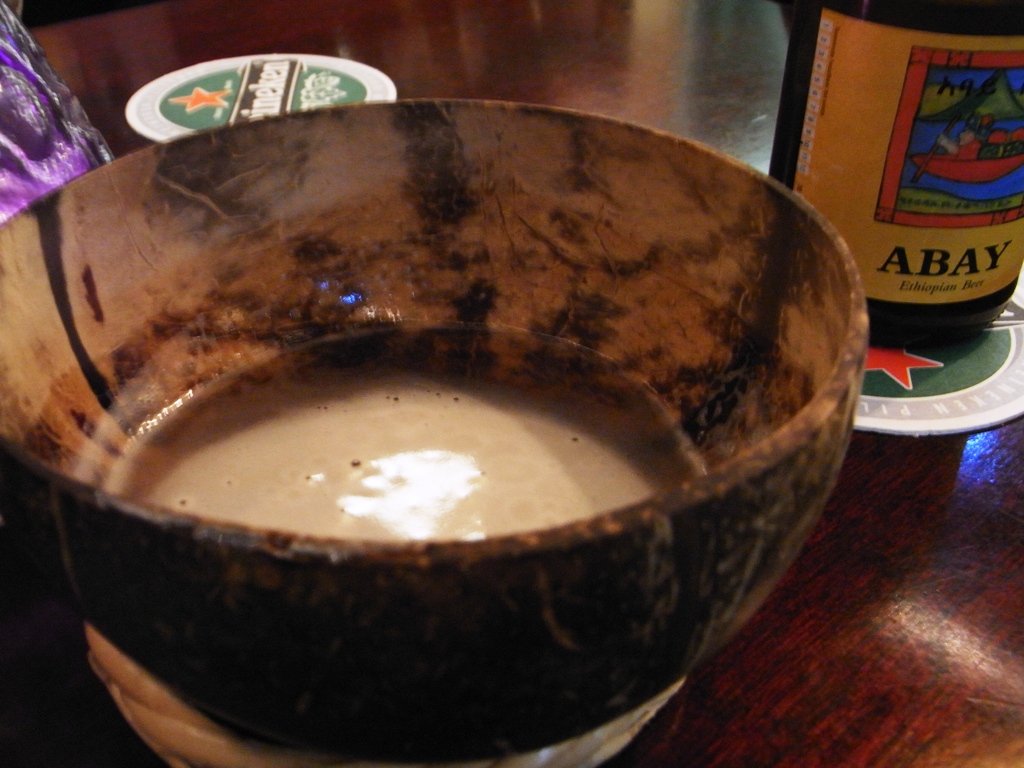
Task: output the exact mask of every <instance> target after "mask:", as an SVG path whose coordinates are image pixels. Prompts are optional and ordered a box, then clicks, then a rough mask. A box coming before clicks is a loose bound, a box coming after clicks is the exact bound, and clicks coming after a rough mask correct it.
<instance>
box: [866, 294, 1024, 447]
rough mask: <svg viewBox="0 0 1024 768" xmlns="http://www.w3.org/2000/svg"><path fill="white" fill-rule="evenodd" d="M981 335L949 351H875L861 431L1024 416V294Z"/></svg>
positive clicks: (965, 427) (979, 423) (967, 424)
mask: <svg viewBox="0 0 1024 768" xmlns="http://www.w3.org/2000/svg"><path fill="white" fill-rule="evenodd" d="M1020 294H1021V292H1020V291H1018V296H1017V297H1016V301H1015V303H1014V304H1011V306H1010V308H1009V310H1008V311H1007V312H1006V313H1005V314H1004V316H1003V318H1002V319H1001V320H1000V321H998V322H997V323H995V324H994V326H993V327H992V328H991V329H989V330H987V331H985V332H984V333H982V334H981V335H980V336H978V337H976V338H973V339H970V340H968V341H965V342H963V343H961V344H955V345H952V346H937V347H923V346H919V347H914V348H912V349H887V348H879V347H872V348H871V349H869V350H868V356H867V361H866V364H865V373H864V386H863V389H862V391H861V398H860V403H859V409H858V413H857V421H856V426H857V428H858V429H865V430H871V431H878V432H896V433H907V434H942V433H952V432H966V431H971V430H977V429H984V428H986V427H991V426H995V425H996V424H1000V423H1002V422H1005V421H1008V420H1010V419H1012V418H1014V417H1016V416H1018V415H1020V414H1024V322H1022V320H1024V302H1022V301H1021V300H1022V299H1024V296H1021V295H1020Z"/></svg>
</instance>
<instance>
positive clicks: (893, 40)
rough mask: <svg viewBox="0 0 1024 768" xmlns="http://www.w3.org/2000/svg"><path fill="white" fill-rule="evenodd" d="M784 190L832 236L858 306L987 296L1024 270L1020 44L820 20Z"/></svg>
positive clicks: (833, 17) (826, 16)
mask: <svg viewBox="0 0 1024 768" xmlns="http://www.w3.org/2000/svg"><path fill="white" fill-rule="evenodd" d="M801 138H802V145H801V151H800V155H799V159H798V161H797V168H796V175H795V179H794V184H793V187H794V189H795V190H796V191H797V192H799V193H800V194H801V195H803V196H804V197H805V198H806V199H807V200H808V201H809V202H810V203H811V204H812V205H814V206H815V207H816V208H818V210H820V211H821V212H822V213H823V214H824V215H825V216H826V217H827V218H829V219H830V220H831V221H832V222H833V224H835V225H836V227H837V228H838V230H839V231H840V233H841V234H842V235H843V237H845V238H846V240H847V242H848V243H849V245H850V249H851V250H852V251H853V254H854V257H855V258H856V259H857V262H858V264H859V266H860V272H861V276H862V277H863V279H864V284H865V289H866V291H867V295H868V296H869V298H873V299H883V300H886V301H896V302H901V303H915V304H939V303H947V302H953V301H965V300H968V299H977V298H982V297H984V296H988V295H990V294H992V293H995V292H997V291H999V290H1000V289H1002V288H1005V287H1006V286H1007V285H1009V284H1010V283H1011V282H1012V281H1013V280H1014V279H1015V278H1016V277H1017V275H1018V274H1019V273H1020V270H1021V265H1022V263H1024V37H1004V36H966V35H950V34H936V33H930V32H921V31H917V30H908V29H901V28H896V27H888V26H884V25H881V24H876V23H873V22H868V21H863V20H861V19H852V18H850V17H848V16H844V15H842V14H839V13H836V12H834V11H831V10H828V9H825V10H823V11H822V17H821V24H820V27H819V31H818V41H817V48H816V51H815V58H814V69H813V72H812V82H811V88H810V91H809V94H808V98H807V109H806V113H805V116H804V126H803V136H802V137H801Z"/></svg>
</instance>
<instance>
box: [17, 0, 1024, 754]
mask: <svg viewBox="0 0 1024 768" xmlns="http://www.w3.org/2000/svg"><path fill="white" fill-rule="evenodd" d="M29 2H31V0H29ZM786 13H787V12H786V10H785V7H784V6H779V5H775V4H774V3H771V2H769V0H689V1H685V0H635V1H634V2H629V0H503V1H501V2H499V0H376V2H357V0H290V2H285V1H284V0H245V2H224V1H223V0H166V1H165V2H158V3H155V4H152V5H149V6H144V7H140V8H135V9H131V10H127V11H119V12H116V13H111V14H106V15H101V16H95V17H91V18H86V19H80V20H77V21H73V22H68V23H65V24H59V25H54V26H50V27H44V28H39V29H36V30H35V33H36V36H37V38H38V39H39V41H40V42H41V43H42V44H43V46H44V47H45V49H46V51H47V53H48V55H49V57H50V59H51V61H52V62H53V63H54V64H55V66H56V67H57V69H58V70H59V71H60V72H61V74H62V75H63V76H64V77H65V79H66V80H67V82H68V83H69V85H70V86H71V88H72V90H73V91H75V92H76V93H77V94H78V95H79V97H80V99H81V101H82V104H83V106H84V107H85V109H86V111H87V112H88V113H89V114H90V116H91V117H92V119H93V121H94V122H95V124H96V125H97V126H98V127H99V128H100V130H101V131H102V132H103V133H104V134H105V135H106V137H107V138H108V141H109V142H110V144H111V146H112V148H113V149H114V151H115V152H116V153H117V154H123V153H125V152H127V151H129V150H131V149H134V148H138V147H141V146H144V145H145V144H146V143H147V142H146V141H145V140H144V139H142V138H140V137H138V136H136V135H135V134H133V133H132V131H131V129H130V128H129V127H128V125H127V123H126V121H125V119H124V117H123V110H124V106H125V103H126V101H127V100H128V97H129V96H130V95H131V94H132V93H133V92H134V91H135V90H136V89H137V88H138V87H140V86H142V85H144V84H145V83H147V82H149V81H150V80H153V79H154V78H156V77H158V76H160V75H162V74H164V73H166V72H169V71H171V70H174V69H178V68H180V67H183V66H186V65H190V64H194V63H197V62H200V61H206V60H209V59H215V58H221V57H226V56H235V55H242V54H250V53H270V52H284V53H291V52H297V53H317V54H327V55H342V56H347V57H351V58H354V59H356V60H359V61H362V62H364V63H366V64H370V65H372V66H374V67H377V68H378V69H381V70H383V71H384V72H386V73H387V74H388V75H390V76H391V77H392V79H393V80H394V81H395V83H396V85H397V87H398V92H399V95H400V96H403V97H432V96H437V97H473V98H496V99H510V100H519V101H530V102H539V103H545V104H554V105H560V106H568V107H574V108H580V109H585V110H590V111H595V112H600V113H605V114H609V115H614V116H617V117H621V118H624V119H627V120H630V121H633V122H637V123H642V124H646V125H651V126H656V127H659V128H662V129H665V130H668V131H673V132H676V133H680V134H683V135H686V136H690V137H694V138H697V139H700V140H703V141H705V142H708V143H710V144H712V145H714V146H716V147H719V148H720V149H722V150H724V151H726V152H729V153H731V154H734V155H736V156H737V157H739V158H741V159H742V160H745V161H746V162H749V163H751V164H753V165H755V166H757V167H759V168H761V169H764V168H765V167H766V165H767V158H768V151H769V148H770V144H771V133H772V127H773V124H774V120H775V101H776V98H777V93H778V87H779V82H780V78H781V73H782V63H783V58H784V53H785V50H784V49H785V43H786V37H787V34H786ZM1022 456H1024V420H1018V421H1016V422H1014V423H1011V424H1009V425H1006V426H1004V427H1001V428H999V429H995V430H991V431H987V432H982V433H977V434H969V435H960V436H952V437H929V438H910V437H892V436H880V435H873V434H866V433H858V434H856V435H855V436H854V439H853V444H852V446H851V447H850V451H849V455H848V458H847V460H846V463H845V466H844V470H843V472H842V476H841V478H840V480H839V485H838V487H837V489H836V491H835V494H834V495H833V498H832V500H831V502H830V504H829V506H828V508H827V509H826V511H825V514H824V516H823V518H822V521H821V523H820V525H819V526H818V528H817V529H816V531H815V533H814V534H813V536H812V538H811V540H810V541H809V543H808V544H807V547H806V548H805V550H804V552H803V554H802V555H801V557H800V559H799V560H798V561H797V563H796V564H795V566H794V567H793V568H792V570H791V571H790V572H789V574H788V575H787V577H786V578H785V580H784V581H783V583H782V584H781V585H780V586H779V588H778V589H777V590H776V591H775V593H774V594H773V596H772V597H771V598H770V599H769V601H768V603H767V604H766V605H765V606H764V608H763V609H762V610H761V611H760V612H759V613H758V614H757V615H756V616H755V618H754V619H753V620H752V621H751V623H750V624H749V625H748V626H747V627H746V629H745V630H744V631H743V632H742V633H741V635H740V636H739V637H738V638H736V640H735V641H734V642H733V643H732V644H731V645H730V646H729V647H728V648H727V650H726V651H724V652H723V653H722V654H721V655H720V656H718V657H717V658H715V659H714V660H713V661H712V662H710V663H708V664H707V665H705V666H704V667H703V668H701V669H700V670H698V671H697V672H696V673H695V674H694V675H693V676H692V678H691V679H690V681H689V683H688V684H687V685H686V686H685V687H684V689H683V691H682V692H681V693H680V694H679V695H678V696H677V697H676V698H675V699H674V700H672V702H671V703H670V704H669V705H668V706H667V708H666V709H665V710H663V712H662V713H661V715H660V716H659V717H658V718H657V720H656V721H655V722H654V723H653V724H652V725H651V726H650V727H649V728H648V729H647V730H645V731H644V732H643V733H642V734H641V736H640V737H639V739H638V740H637V741H636V742H635V743H634V744H633V745H632V746H631V747H629V748H628V749H627V751H626V752H625V753H623V754H622V755H621V756H620V757H619V758H617V759H616V760H615V761H614V763H613V765H614V766H615V768H626V767H627V766H629V767H630V768H632V767H634V766H637V767H639V766H643V767H644V768H668V767H669V766H737V767H739V768H751V767H755V768H756V767H757V766H800V767H801V768H810V767H814V766H829V767H830V768H831V767H840V766H879V767H884V766H901V767H905V766H913V767H914V768H923V767H924V766H929V767H932V766H935V767H938V766H942V767H947V766H965V767H966V766H971V767H972V768H974V767H975V766H977V767H979V768H981V767H982V766H983V767H984V768H997V767H998V766H1021V765H1024V466H1022V462H1021V461H1020V459H1021V457H1022ZM160 765H161V763H160V762H159V761H157V759H156V758H155V757H153V756H152V754H151V753H150V752H149V751H148V750H147V749H146V748H145V747H144V746H143V745H142V744H141V743H140V742H139V741H138V739H137V738H136V737H135V736H134V734H133V733H132V732H131V731H130V730H129V729H128V727H127V726H126V725H125V724H124V723H123V721H122V720H121V718H120V716H119V715H118V714H117V711H116V709H115V708H114V706H113V704H112V703H111V702H110V700H109V698H108V697H107V695H106V691H105V689H103V688H102V686H101V685H100V683H99V682H98V680H96V679H95V677H94V676H93V675H92V673H91V671H90V670H89V668H88V666H87V664H86V661H85V647H84V641H83V639H82V635H81V623H80V621H79V619H78V617H77V616H76V615H75V613H74V610H73V609H72V607H71V606H69V605H67V604H65V603H62V602H61V601H60V600H57V599H55V598H53V597H51V596H50V595H49V594H48V593H47V591H46V589H45V588H44V587H43V585H42V584H40V583H39V582H38V581H37V580H36V579H35V577H34V576H33V575H32V574H31V572H30V571H29V570H27V566H26V565H25V563H24V561H23V560H22V559H21V557H20V555H19V554H18V553H17V552H16V551H15V550H14V548H13V546H12V544H11V542H10V541H9V540H8V538H7V537H5V535H4V532H3V529H2V528H0V766H3V768H30V767H31V768H85V767H86V766H89V767H90V768H93V767H95V768H158V766H160Z"/></svg>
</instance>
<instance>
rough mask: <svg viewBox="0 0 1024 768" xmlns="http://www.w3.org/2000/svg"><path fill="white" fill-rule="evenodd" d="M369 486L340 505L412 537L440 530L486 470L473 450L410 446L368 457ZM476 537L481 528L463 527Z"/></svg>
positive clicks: (366, 478) (364, 483)
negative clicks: (402, 450) (469, 452)
mask: <svg viewBox="0 0 1024 768" xmlns="http://www.w3.org/2000/svg"><path fill="white" fill-rule="evenodd" d="M368 464H369V467H370V468H372V470H374V471H373V472H366V473H365V476H364V477H363V478H362V480H361V483H360V484H361V485H362V486H363V488H365V492H363V493H357V494H349V495H346V496H341V497H339V498H338V508H339V509H341V510H342V511H343V512H345V513H347V514H350V515H354V516H356V517H364V518H371V519H373V520H375V521H377V522H378V523H380V524H381V525H382V526H384V527H385V528H387V529H388V530H390V531H392V532H393V533H396V534H398V535H401V536H404V537H406V538H410V539H427V538H430V537H431V536H433V535H435V534H436V533H437V532H438V529H439V528H440V527H441V524H442V523H443V522H445V518H446V517H447V516H449V515H450V514H451V513H452V512H453V511H454V510H455V509H456V507H457V506H458V505H459V503H460V502H462V501H463V500H465V499H466V498H468V497H469V496H470V495H471V494H472V493H473V491H475V490H476V489H477V488H478V487H479V485H480V481H481V477H482V473H481V472H480V468H479V467H478V466H477V464H476V461H475V460H474V459H473V457H471V456H466V455H464V454H460V453H452V452H451V451H437V450H425V451H410V452H407V453H397V454H395V455H394V456H387V457H385V458H382V459H376V460H374V461H371V462H369V463H368ZM462 533H463V535H464V536H467V537H473V536H474V535H475V534H477V533H478V531H475V530H469V531H462Z"/></svg>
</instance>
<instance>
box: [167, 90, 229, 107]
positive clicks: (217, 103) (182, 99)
mask: <svg viewBox="0 0 1024 768" xmlns="http://www.w3.org/2000/svg"><path fill="white" fill-rule="evenodd" d="M229 93H231V90H230V89H228V90H225V91H208V90H206V89H205V88H200V87H199V86H196V87H195V88H193V89H192V93H191V94H189V95H188V96H175V97H174V98H172V99H168V101H170V102H172V103H174V104H184V105H185V111H186V112H188V113H190V114H191V113H192V112H195V111H196V110H197V109H202V108H203V107H224V108H227V106H228V103H227V102H226V101H224V97H225V96H227V95H228V94H229Z"/></svg>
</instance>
